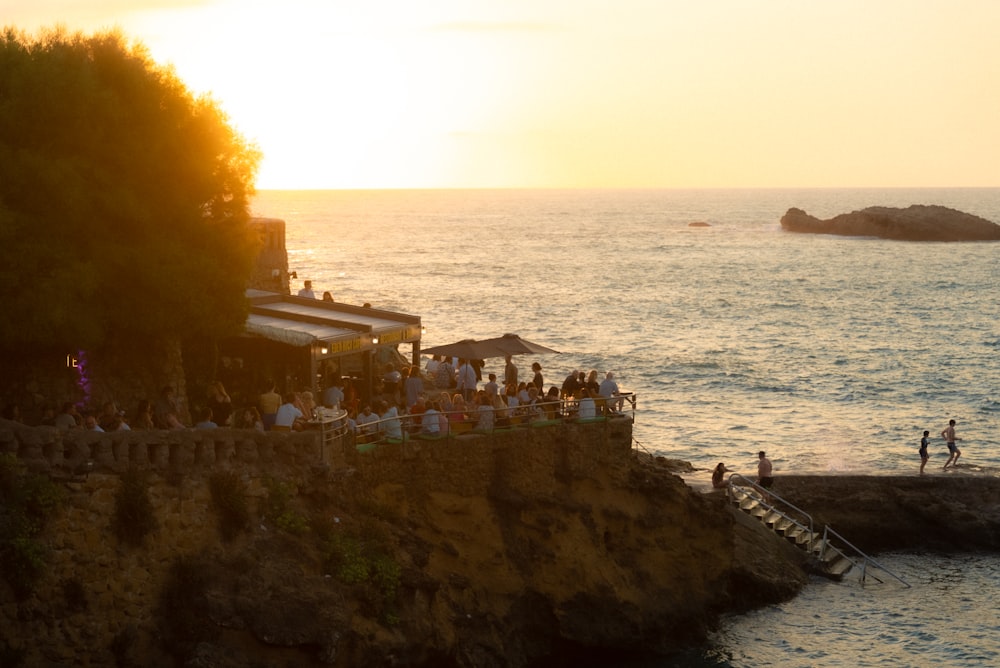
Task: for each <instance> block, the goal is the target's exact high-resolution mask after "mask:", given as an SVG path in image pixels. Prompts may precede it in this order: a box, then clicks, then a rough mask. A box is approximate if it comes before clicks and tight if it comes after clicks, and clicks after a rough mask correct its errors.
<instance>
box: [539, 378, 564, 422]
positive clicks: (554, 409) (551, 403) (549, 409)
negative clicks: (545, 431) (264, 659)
mask: <svg viewBox="0 0 1000 668" xmlns="http://www.w3.org/2000/svg"><path fill="white" fill-rule="evenodd" d="M561 405H562V401H561V399H560V393H559V388H558V387H556V386H555V385H553V386H551V387H549V391H548V393H547V394H546V395H545V399H544V401H542V407H543V408H544V409H545V415H546V416H547V417H548V419H550V420H555V419H556V418H558V417H559V416H560V413H561V411H560V407H561Z"/></svg>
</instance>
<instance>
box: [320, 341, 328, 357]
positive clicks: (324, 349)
mask: <svg viewBox="0 0 1000 668" xmlns="http://www.w3.org/2000/svg"><path fill="white" fill-rule="evenodd" d="M328 352H330V349H329V348H328V347H327V346H326V344H325V343H324V344H323V345H321V346H320V347H319V354H320V355H326V354H327V353H328Z"/></svg>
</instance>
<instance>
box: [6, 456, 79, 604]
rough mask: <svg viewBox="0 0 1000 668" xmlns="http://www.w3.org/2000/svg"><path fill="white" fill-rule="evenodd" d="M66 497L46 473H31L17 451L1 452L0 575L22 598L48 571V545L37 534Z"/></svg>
mask: <svg viewBox="0 0 1000 668" xmlns="http://www.w3.org/2000/svg"><path fill="white" fill-rule="evenodd" d="M63 498H64V492H63V489H62V488H61V487H59V486H58V485H56V484H55V483H54V482H52V480H51V479H49V478H48V477H47V476H41V475H33V474H29V473H27V472H26V470H25V468H24V466H23V464H21V462H19V461H18V460H17V458H16V457H15V456H14V455H12V454H9V453H4V454H0V576H2V577H3V579H4V580H5V581H6V582H7V584H8V585H9V586H10V588H11V590H13V592H14V594H15V596H17V597H18V598H19V599H23V598H25V597H27V596H28V595H29V594H30V593H31V592H32V591H34V587H35V584H36V582H37V581H38V579H39V578H40V577H41V576H42V574H43V573H44V571H45V546H44V544H43V543H42V542H41V541H39V540H38V538H37V536H38V534H39V533H40V532H41V531H42V529H43V528H44V527H45V523H46V522H47V521H48V520H49V518H51V517H52V515H53V514H54V513H55V511H56V509H57V508H58V507H59V505H60V504H61V503H62V500H63Z"/></svg>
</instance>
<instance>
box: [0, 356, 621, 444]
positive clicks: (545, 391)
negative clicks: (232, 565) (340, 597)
mask: <svg viewBox="0 0 1000 668" xmlns="http://www.w3.org/2000/svg"><path fill="white" fill-rule="evenodd" d="M484 366H485V363H484V361H483V360H469V359H455V358H444V357H439V356H434V357H433V358H431V359H430V360H429V361H428V362H427V365H426V367H425V368H423V369H421V368H420V367H419V366H416V365H398V364H393V363H386V364H385V366H384V367H383V368H382V369H380V370H379V374H377V375H376V377H375V378H374V379H373V383H372V387H371V391H370V392H368V391H363V390H364V389H366V388H359V387H358V380H357V379H347V378H341V377H339V376H337V375H334V376H331V377H330V378H329V379H328V381H327V382H326V384H325V385H326V386H325V387H324V388H323V390H322V392H321V393H320V395H319V396H318V397H315V396H314V395H313V392H312V391H311V390H308V389H304V390H301V391H297V392H295V391H289V392H284V393H280V392H279V391H278V388H277V385H276V383H274V382H272V381H268V382H267V383H266V384H265V386H264V387H263V388H260V390H259V394H254V395H251V396H248V395H246V394H245V393H244V394H241V396H242V397H244V399H243V400H241V401H240V403H239V404H237V403H234V400H233V398H232V397H231V396H230V394H229V392H227V390H226V387H225V386H224V384H223V383H222V382H220V381H215V382H212V383H210V384H209V385H208V386H207V389H206V392H205V395H204V397H203V398H202V399H201V400H192V402H191V403H192V407H191V411H190V419H188V420H185V416H186V415H188V412H187V411H185V410H182V407H181V401H180V399H179V398H178V396H177V394H176V392H175V390H174V388H173V387H171V386H165V387H163V388H162V389H161V390H160V392H159V394H158V396H157V397H156V398H155V399H154V400H152V401H150V400H146V399H144V400H141V401H139V402H138V404H137V405H136V406H135V409H134V411H133V412H131V413H128V414H127V413H126V411H125V410H123V409H122V408H121V407H119V406H118V405H116V404H115V402H111V401H109V402H106V403H105V404H104V405H103V406H102V407H101V408H100V410H84V409H82V408H81V407H80V406H78V405H77V404H75V403H73V402H66V403H64V404H63V405H62V406H61V408H60V410H59V411H58V412H56V411H55V410H51V411H49V412H48V414H47V415H45V416H44V417H43V419H42V422H41V424H47V425H52V426H55V427H58V428H60V429H65V430H69V429H86V430H91V431H102V432H111V431H126V430H134V429H166V430H179V429H216V428H220V427H223V428H236V429H254V430H258V431H300V430H303V429H306V428H308V427H309V423H310V422H311V421H314V420H316V419H317V418H318V417H319V412H318V410H319V409H321V408H328V409H343V410H344V411H345V412H346V414H347V421H346V422H347V426H348V427H349V429H350V430H351V431H352V432H353V433H354V434H355V435H356V437H357V440H358V442H362V443H363V442H365V441H371V440H376V439H379V438H402V436H403V434H404V432H406V433H411V434H413V433H424V434H430V435H434V434H441V435H443V434H447V433H449V432H452V431H458V430H459V429H460V428H461V429H464V430H481V431H492V430H493V429H495V428H501V427H504V426H508V425H511V424H517V423H522V422H524V423H527V422H533V421H537V420H555V419H561V418H564V417H575V418H582V419H588V418H596V417H600V416H602V415H605V414H607V415H612V414H616V413H619V412H620V411H621V410H622V402H623V401H624V397H623V396H622V394H621V392H620V389H619V387H618V383H617V381H616V380H615V375H614V373H613V372H610V371H609V372H607V373H606V374H604V377H603V379H601V380H600V381H599V380H598V378H599V374H598V372H597V371H596V370H591V371H590V372H589V373H588V372H585V371H579V370H574V371H572V372H571V373H570V374H569V375H567V376H566V378H565V380H563V382H562V383H561V384H560V385H556V384H550V385H548V386H546V385H545V382H544V376H543V372H542V366H541V364H540V363H539V362H537V361H536V362H534V363H532V364H531V373H530V380H521V379H520V378H519V370H518V368H517V365H516V364H515V363H514V360H513V358H512V357H511V356H507V358H506V360H505V363H504V367H503V370H502V376H501V375H498V373H484ZM498 371H499V370H498ZM254 399H256V401H254ZM4 417H6V418H7V419H11V420H15V421H20V415H19V413H18V412H17V410H16V406H15V407H14V409H13V410H5V411H4Z"/></svg>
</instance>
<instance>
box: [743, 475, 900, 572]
mask: <svg viewBox="0 0 1000 668" xmlns="http://www.w3.org/2000/svg"><path fill="white" fill-rule="evenodd" d="M736 480H742V481H744V482H745V483H747V485H741V486H749V487H752V488H754V489H756V490H758V491H759V492H760V493H761V495H762V498H761V499H760V503H761V505H763V506H764V507H766V508H768V509H769V510H774V511H776V512H779V513H781V514H782V515H784V513H782V511H781V510H779V509H777V508H776V507H775V506H774V505H773V504H771V503H768V502H766V501H764V498H767V497H770V498H772V499H777V500H778V501H780V502H781V503H783V504H785V505H786V506H788V507H789V508H792V509H794V510H795V511H796V512H799V513H801V514H802V515H803V516H805V517H806V518H808V520H809V528H808V531H809V534H810V539H812V538H815V536H816V532H815V531H814V530H813V526H814V524H813V518H812V515H810V514H809V513H807V512H806V511H804V510H802V509H801V508H799V507H798V506H796V505H794V504H793V503H791V502H789V501H788V500H787V499H783V498H782V497H780V496H778V495H777V494H775V493H774V492H772V491H771V490H769V489H766V488H764V487H761V486H760V485H758V484H757V483H755V482H754V481H753V480H750V479H749V478H747V477H746V476H744V475H741V474H739V473H733V474H732V475H731V476H729V483H728V485H727V487H726V493H727V494H728V495H729V498H730V499H733V498H734V497H735V494H734V493H733V487H734V486H735V485H736V483H735V481H736ZM785 517H787V519H789V520H791V521H792V523H794V524H796V525H798V526H800V527H802V528H803V529H805V527H804V526H803V525H802V524H799V522H797V521H796V520H795V518H793V517H788V516H787V515H786V516H785ZM829 534H832V535H833V536H835V537H836V538H837V539H838V540H839V541H841V542H843V543H844V544H845V545H847V546H848V547H850V548H851V549H852V550H854V552H856V553H857V555H858V556H859V557H861V559H862V560H863V564H862V565H861V582H862V583H864V581H865V576H866V574H867V570H868V568H867V567H868V564H869V563H871V564H874V565H875V566H876V567H877V568H879V569H880V570H882V571H884V572H886V573H888V574H889V575H891V576H892V577H894V578H895V579H896V580H898V581H899V582H900V583H902V584H903V585H904V586H906V587H909V586H910V584H909V583H908V582H907V581H906V580H904V579H903V578H901V577H899V576H898V575H896V574H895V573H893V572H892V571H891V570H889V569H888V568H886V567H885V566H883V565H882V564H881V563H879V562H878V561H877V560H876V559H874V558H872V557H870V556H868V555H867V554H866V553H865V552H864V551H863V550H861V549H860V548H859V547H858V546H857V545H854V544H853V543H851V542H850V541H849V540H847V539H846V538H844V537H843V536H842V535H840V534H839V533H837V531H835V530H834V529H833V528H832V527H831V526H830V525H829V524H827V525H824V527H823V542H822V549H821V550H820V554H819V558H820V560H822V559H823V557H824V556H826V550H827V548H828V547H829V548H830V549H833V550H836V551H837V553H838V554H840V555H841V556H842V557H844V558H845V559H847V560H848V561H850V562H851V563H852V564H854V565H855V566H857V565H858V564H857V563H855V561H854V559H853V558H851V557H850V556H848V555H846V554H844V551H843V550H841V549H839V548H838V547H836V546H834V545H831V544H830V541H829V539H828V535H829ZM872 577H874V576H872ZM875 579H876V580H878V578H875ZM879 582H881V580H879Z"/></svg>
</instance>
